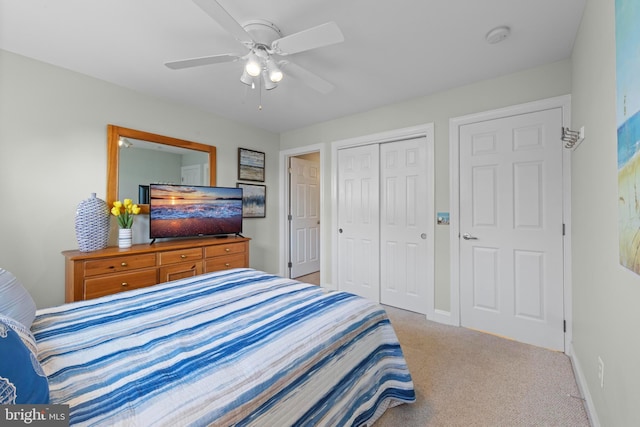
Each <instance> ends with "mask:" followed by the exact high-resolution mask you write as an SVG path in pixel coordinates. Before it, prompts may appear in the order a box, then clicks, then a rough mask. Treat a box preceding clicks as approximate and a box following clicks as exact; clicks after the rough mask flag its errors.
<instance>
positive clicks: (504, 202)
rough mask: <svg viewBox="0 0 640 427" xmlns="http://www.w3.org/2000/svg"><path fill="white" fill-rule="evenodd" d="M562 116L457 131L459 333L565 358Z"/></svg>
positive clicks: (554, 113)
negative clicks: (498, 338) (470, 331)
mask: <svg viewBox="0 0 640 427" xmlns="http://www.w3.org/2000/svg"><path fill="white" fill-rule="evenodd" d="M561 126H562V110H561V109H560V108H554V109H549V110H545V111H538V112H533V113H528V114H521V115H516V116H511V117H505V118H500V119H494V120H487V121H483V122H478V123H472V124H466V125H463V126H461V128H460V140H459V144H460V146H459V153H460V233H461V240H460V272H459V274H460V309H461V312H460V313H461V323H462V325H463V326H466V327H470V328H474V329H480V330H484V331H488V332H492V333H496V334H499V335H503V336H506V337H510V338H513V339H516V340H518V341H522V342H526V343H530V344H533V345H538V346H542V347H547V348H551V349H556V350H564V332H563V320H564V315H563V285H564V284H563V262H564V261H563V223H562V206H563V193H562V191H563V190H562V189H563V185H562V182H563V181H562V141H561V140H560V136H561Z"/></svg>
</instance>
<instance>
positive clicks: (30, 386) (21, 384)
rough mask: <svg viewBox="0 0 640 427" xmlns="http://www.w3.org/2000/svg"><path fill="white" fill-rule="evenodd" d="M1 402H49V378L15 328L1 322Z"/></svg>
mask: <svg viewBox="0 0 640 427" xmlns="http://www.w3.org/2000/svg"><path fill="white" fill-rule="evenodd" d="M0 359H2V363H0V404H3V405H4V404H38V403H42V404H47V403H49V381H48V380H47V376H46V375H45V373H44V371H43V370H42V366H40V362H38V359H37V358H36V356H35V354H33V353H32V352H31V351H30V350H29V349H28V348H27V346H26V345H25V344H24V342H23V341H22V340H21V339H20V337H19V336H18V334H17V333H16V331H14V330H13V329H12V328H11V327H10V326H9V325H7V324H6V323H4V322H2V321H0Z"/></svg>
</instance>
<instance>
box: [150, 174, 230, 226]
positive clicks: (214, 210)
mask: <svg viewBox="0 0 640 427" xmlns="http://www.w3.org/2000/svg"><path fill="white" fill-rule="evenodd" d="M149 199H150V204H149V235H150V237H151V238H161V237H187V236H209V235H219V234H236V233H240V232H242V189H240V188H227V187H201V186H193V185H172V184H151V185H150V186H149Z"/></svg>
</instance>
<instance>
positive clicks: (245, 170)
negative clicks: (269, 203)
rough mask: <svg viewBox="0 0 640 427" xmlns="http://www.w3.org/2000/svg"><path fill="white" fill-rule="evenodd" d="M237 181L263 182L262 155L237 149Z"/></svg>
mask: <svg viewBox="0 0 640 427" xmlns="http://www.w3.org/2000/svg"><path fill="white" fill-rule="evenodd" d="M238 179H241V180H244V181H260V182H264V153H263V152H262V151H254V150H249V149H246V148H238Z"/></svg>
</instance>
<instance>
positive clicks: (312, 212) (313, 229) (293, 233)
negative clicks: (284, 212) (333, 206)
mask: <svg viewBox="0 0 640 427" xmlns="http://www.w3.org/2000/svg"><path fill="white" fill-rule="evenodd" d="M289 170H290V175H289V176H290V178H291V182H290V186H289V188H290V191H291V194H290V198H289V199H290V202H291V206H290V208H289V212H290V215H291V223H290V226H291V228H290V237H291V254H290V260H291V277H292V278H295V277H300V276H304V275H305V274H310V273H314V272H316V271H319V270H320V164H319V163H318V162H313V161H310V160H304V159H300V158H297V157H291V158H290V164H289Z"/></svg>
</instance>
